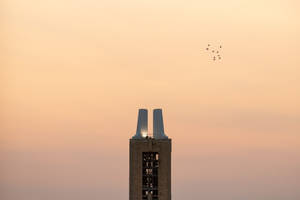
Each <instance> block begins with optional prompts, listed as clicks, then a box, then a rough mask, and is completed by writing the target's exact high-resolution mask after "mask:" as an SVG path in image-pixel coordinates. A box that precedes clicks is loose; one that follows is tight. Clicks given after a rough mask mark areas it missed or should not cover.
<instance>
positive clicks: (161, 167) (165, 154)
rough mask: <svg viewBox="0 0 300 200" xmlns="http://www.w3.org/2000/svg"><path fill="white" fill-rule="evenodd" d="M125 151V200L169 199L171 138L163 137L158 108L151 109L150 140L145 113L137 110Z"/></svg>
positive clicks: (162, 125)
mask: <svg viewBox="0 0 300 200" xmlns="http://www.w3.org/2000/svg"><path fill="white" fill-rule="evenodd" d="M129 149H130V155H129V165H130V166H129V200H171V139H169V138H168V136H166V135H165V132H164V124H163V116H162V110H161V109H154V110H153V137H152V136H150V134H148V111H147V110H146V109H139V114H138V124H137V130H136V134H135V135H134V136H133V137H132V138H131V139H130V147H129Z"/></svg>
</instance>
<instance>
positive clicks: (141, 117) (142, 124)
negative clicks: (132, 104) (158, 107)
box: [132, 109, 148, 139]
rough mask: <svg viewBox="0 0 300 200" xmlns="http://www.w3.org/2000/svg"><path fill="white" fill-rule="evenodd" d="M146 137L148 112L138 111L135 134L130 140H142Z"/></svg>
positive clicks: (145, 110) (144, 110)
mask: <svg viewBox="0 0 300 200" xmlns="http://www.w3.org/2000/svg"><path fill="white" fill-rule="evenodd" d="M147 135H148V110H147V109H139V114H138V122H137V128H136V134H135V136H133V137H132V139H143V137H146V136H147Z"/></svg>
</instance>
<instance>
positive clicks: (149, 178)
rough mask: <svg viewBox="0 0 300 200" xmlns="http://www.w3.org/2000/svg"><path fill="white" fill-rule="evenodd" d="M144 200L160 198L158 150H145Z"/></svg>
mask: <svg viewBox="0 0 300 200" xmlns="http://www.w3.org/2000/svg"><path fill="white" fill-rule="evenodd" d="M142 156H143V187H142V188H143V189H142V190H143V191H142V195H143V197H142V199H143V200H150V199H151V200H158V166H159V165H158V158H159V156H158V152H143V155H142Z"/></svg>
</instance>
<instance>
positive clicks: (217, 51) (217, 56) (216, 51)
mask: <svg viewBox="0 0 300 200" xmlns="http://www.w3.org/2000/svg"><path fill="white" fill-rule="evenodd" d="M221 49H222V45H219V47H218V48H217V49H214V48H212V47H211V45H210V44H208V45H207V47H206V51H208V52H211V53H212V54H213V55H212V59H213V61H216V60H217V59H218V60H221V54H220V52H221Z"/></svg>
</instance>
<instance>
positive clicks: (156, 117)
mask: <svg viewBox="0 0 300 200" xmlns="http://www.w3.org/2000/svg"><path fill="white" fill-rule="evenodd" d="M153 137H154V139H168V136H166V135H165V130H164V122H163V116H162V109H154V110H153Z"/></svg>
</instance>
